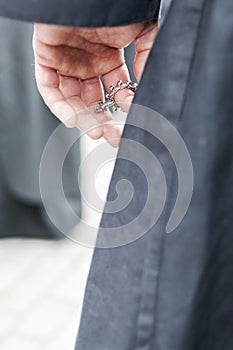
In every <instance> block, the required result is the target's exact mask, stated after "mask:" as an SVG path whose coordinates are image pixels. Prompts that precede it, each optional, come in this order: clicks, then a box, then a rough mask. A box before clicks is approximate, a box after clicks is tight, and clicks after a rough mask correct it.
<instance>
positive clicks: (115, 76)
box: [102, 63, 134, 112]
mask: <svg viewBox="0 0 233 350" xmlns="http://www.w3.org/2000/svg"><path fill="white" fill-rule="evenodd" d="M102 80H103V83H104V85H105V87H106V90H107V91H108V92H110V90H109V88H110V86H111V85H115V86H116V85H117V82H118V81H119V80H122V81H123V82H126V81H128V80H130V76H129V71H128V68H127V66H126V64H125V63H124V64H122V65H120V66H119V67H117V68H115V69H114V70H112V71H111V72H109V73H107V74H104V75H103V76H102ZM133 98H134V93H133V92H132V91H131V90H128V89H123V90H120V91H119V92H118V93H117V94H116V95H115V100H116V103H117V104H118V105H119V106H120V107H121V109H122V110H123V111H124V112H128V111H129V108H130V106H131V104H132V101H133Z"/></svg>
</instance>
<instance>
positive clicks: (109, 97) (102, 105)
mask: <svg viewBox="0 0 233 350" xmlns="http://www.w3.org/2000/svg"><path fill="white" fill-rule="evenodd" d="M137 88H138V84H137V83H134V84H133V83H132V82H131V81H127V82H126V83H123V81H121V80H119V81H118V83H117V86H114V85H111V86H110V88H109V89H110V91H111V92H110V93H108V94H106V95H105V99H104V101H100V102H99V103H98V105H97V106H96V112H106V111H107V110H108V108H111V109H113V111H115V112H116V111H117V110H118V109H119V108H120V107H119V106H118V104H117V103H116V100H115V95H116V94H117V93H118V92H119V91H120V90H124V89H128V90H131V91H133V92H136V90H137Z"/></svg>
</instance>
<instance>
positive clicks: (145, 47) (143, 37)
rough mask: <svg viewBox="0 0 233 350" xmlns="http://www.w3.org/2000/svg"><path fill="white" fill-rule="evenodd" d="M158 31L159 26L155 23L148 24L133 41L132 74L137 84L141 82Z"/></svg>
mask: <svg viewBox="0 0 233 350" xmlns="http://www.w3.org/2000/svg"><path fill="white" fill-rule="evenodd" d="M158 29H159V26H158V22H157V21H156V22H155V21H153V22H148V23H147V24H146V25H145V27H144V29H143V30H142V32H141V33H140V34H139V35H138V36H137V38H136V39H135V50H136V54H135V60H134V74H135V77H136V79H137V81H138V82H140V80H141V77H142V74H143V71H144V68H145V65H146V61H147V59H148V56H149V54H150V50H151V48H152V46H153V44H154V41H155V37H156V34H157V32H158Z"/></svg>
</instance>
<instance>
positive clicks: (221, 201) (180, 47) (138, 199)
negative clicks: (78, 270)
mask: <svg viewBox="0 0 233 350" xmlns="http://www.w3.org/2000/svg"><path fill="white" fill-rule="evenodd" d="M15 3H16V1H12V2H11V4H9V2H5V1H4V0H1V1H0V4H1V5H0V13H1V14H2V15H4V14H5V15H6V16H11V15H12V17H16V16H17V17H18V18H19V19H28V20H30V19H31V20H42V18H41V16H42V11H39V12H38V13H39V15H38V18H35V12H33V11H34V10H33V9H27V10H26V9H25V13H24V14H22V13H16V12H17V11H16V10H13V7H14V6H13V5H14V4H15ZM22 3H24V1H22ZM26 3H27V1H25V4H26ZM40 3H41V6H43V5H44V12H45V13H46V14H45V16H44V17H43V21H46V20H47V18H48V17H47V16H48V13H50V14H51V13H52V12H49V11H48V12H46V9H47V7H48V6H51V2H50V3H49V4H50V5H48V3H47V5H45V4H43V2H42V1H41V2H40ZM60 3H61V4H62V2H60ZM74 3H75V4H77V6H79V4H80V6H81V5H82V6H83V7H82V9H83V13H84V14H85V13H86V10H87V9H88V8H89V10H90V9H91V8H93V6H97V7H98V6H102V5H97V4H99V3H100V2H97V1H96V0H95V1H94V0H93V1H91V0H89V1H85V3H84V2H82V1H76V2H72V1H70V6H67V13H66V14H64V13H63V14H61V12H59V10H58V8H54V16H53V17H52V18H49V22H51V23H60V24H70V25H74V24H75V25H83V24H84V21H86V22H85V25H87V26H93V25H94V24H96V23H97V22H98V24H99V25H101V26H104V25H115V24H123V23H124V24H125V23H126V20H125V17H124V16H125V15H126V14H127V13H128V23H133V22H136V21H139V20H141V19H145V20H146V19H148V18H151V15H152V14H153V16H154V13H155V12H156V11H157V6H158V4H155V2H153V1H140V3H143V5H142V7H143V6H145V7H146V6H147V8H148V12H146V13H145V12H144V13H143V12H142V16H141V17H140V18H139V17H138V13H137V11H138V4H139V2H138V1H135V0H134V1H127V2H125V1H124V4H123V3H121V1H119V2H115V3H112V2H111V4H110V1H101V4H105V5H106V6H105V14H104V15H103V13H102V12H100V13H99V12H95V13H94V14H92V13H91V11H90V13H89V14H88V16H87V17H86V19H83V18H80V19H79V16H78V15H77V17H76V20H75V22H74V21H73V19H72V16H71V17H70V18H71V20H70V21H69V19H68V18H69V9H72V6H74ZM35 4H37V5H38V3H37V2H36V1H35ZM125 4H127V5H125ZM66 5H67V1H66ZM38 6H39V5H38ZM103 6H104V5H103ZM125 7H127V9H126V11H124V8H125ZM152 7H153V11H151V9H152ZM120 9H121V11H120ZM37 10H38V9H37ZM18 11H19V10H18ZM27 11H28V12H27ZM51 11H52V10H51ZM30 12H31V13H30ZM58 12H59V16H58V15H57V13H58ZM26 13H27V14H26ZM129 13H130V14H129ZM92 15H93V16H92ZM98 15H99V19H95V17H98ZM62 16H63V19H61V18H62ZM91 17H92V18H91ZM142 17H143V18H142ZM106 18H107V20H106ZM232 18H233V3H232V1H231V0H222V1H221V2H220V1H217V0H197V1H195V2H194V1H192V0H173V1H172V4H171V6H170V8H169V11H168V14H167V16H166V18H165V21H164V22H163V25H162V27H161V29H160V32H159V35H158V37H157V39H156V41H155V44H154V47H153V49H152V52H151V54H150V57H149V59H148V62H147V65H146V68H145V71H144V75H143V78H142V81H141V83H140V87H139V89H138V91H137V93H136V97H135V103H137V104H139V105H143V106H146V107H149V108H151V109H153V110H155V111H157V112H159V113H160V114H162V115H163V116H164V117H165V118H166V119H167V120H168V121H169V122H171V123H172V124H173V125H174V126H175V127H176V129H177V130H178V131H179V133H180V135H181V136H182V138H183V140H184V141H185V143H186V145H187V148H188V150H189V153H190V156H191V160H192V164H193V171H194V191H193V196H192V201H191V204H190V207H189V210H188V212H187V214H186V216H185V218H184V219H183V221H182V222H181V224H180V225H179V226H178V227H177V228H176V229H175V230H174V232H173V233H172V234H171V235H167V234H166V233H165V230H166V224H167V217H168V216H169V212H170V211H171V206H172V205H173V203H174V201H175V198H176V189H177V184H176V182H177V179H176V177H175V176H174V171H175V167H174V164H173V163H172V161H171V158H170V157H169V156H168V152H167V151H166V150H165V148H164V147H162V146H161V145H160V144H159V142H158V140H155V139H154V138H152V137H151V136H150V135H149V134H148V132H146V131H144V130H137V129H135V127H133V126H132V125H131V122H133V120H134V118H135V117H137V116H135V115H134V113H133V110H132V111H131V112H130V113H129V116H128V123H127V125H126V128H125V131H124V135H123V141H124V140H125V139H131V140H137V141H138V142H139V143H140V144H142V145H144V146H145V147H146V148H148V149H149V150H151V152H152V153H153V154H155V155H156V156H157V157H158V158H159V160H160V162H161V164H162V165H163V169H164V173H165V175H166V180H167V183H168V194H167V201H166V204H165V210H164V211H163V213H162V215H161V217H160V218H159V220H158V221H157V223H156V224H155V225H154V226H153V227H152V228H151V229H150V230H149V231H148V232H147V233H146V234H145V235H144V236H143V237H142V238H140V239H138V240H136V241H134V242H133V243H131V244H128V245H125V246H122V247H118V248H114V249H96V250H95V252H94V257H93V261H92V267H91V270H90V274H89V279H88V283H87V288H86V294H85V300H84V307H83V313H82V319H81V325H80V329H79V334H78V338H77V343H76V350H90V349H94V350H109V349H111V350H196V349H198V350H210V349H211V350H223V349H224V350H231V349H232V348H233V333H232V329H233V297H232V296H233V282H232V274H233V234H232V225H233V216H232V207H233V188H232V175H233V166H232V165H233V157H232V156H233V147H232V146H233V138H232V132H233V119H232V114H233V99H232V85H233V64H232V62H233V46H232V33H233V20H232ZM89 20H90V22H89V23H88V21H89ZM105 20H106V22H105ZM96 21H97V22H96ZM144 123H145V125H146V126H147V127H148V126H150V125H151V127H152V126H153V123H152V120H151V119H150V118H149V117H148V118H145V119H144ZM152 132H153V130H152ZM124 145H125V144H124V142H122V144H121V147H120V150H119V156H118V160H117V163H116V167H115V170H114V174H113V178H112V181H111V185H110V190H109V194H108V199H109V200H111V199H113V198H114V197H115V195H116V192H115V190H116V184H117V183H118V182H119V181H120V180H121V179H122V178H124V179H125V178H126V179H128V180H129V181H130V182H131V183H133V185H134V189H135V191H134V194H133V204H132V205H129V206H127V207H126V208H125V210H123V211H121V212H119V213H114V214H109V213H104V215H103V218H102V222H101V227H103V228H106V231H107V228H108V227H111V226H113V225H118V226H120V225H121V224H122V222H124V221H125V220H129V221H130V220H131V219H132V218H133V217H134V215H135V212H136V213H137V212H138V210H139V209H140V208H141V207H142V206H143V203H144V200H145V196H144V192H145V186H146V184H145V179H143V176H141V175H140V172H139V171H138V173H137V170H136V169H135V168H134V167H133V166H132V163H131V162H130V161H129V160H128V161H127V160H122V159H121V157H120V156H121V154H123V153H124V151H125V149H124V147H125V146H124ZM135 174H136V176H135ZM148 214H150V216H153V212H149V213H148ZM100 238H101V237H100Z"/></svg>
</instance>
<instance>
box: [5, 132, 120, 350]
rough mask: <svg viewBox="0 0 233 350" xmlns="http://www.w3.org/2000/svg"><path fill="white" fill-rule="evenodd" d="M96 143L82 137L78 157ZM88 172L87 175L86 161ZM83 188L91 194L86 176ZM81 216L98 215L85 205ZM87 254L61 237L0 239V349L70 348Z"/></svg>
mask: <svg viewBox="0 0 233 350" xmlns="http://www.w3.org/2000/svg"><path fill="white" fill-rule="evenodd" d="M96 145H98V143H96V142H95V143H93V142H90V141H87V139H85V138H84V141H82V153H83V156H85V155H86V154H87V153H88V152H90V151H91V150H92V149H93V147H95V146H96ZM107 152H109V158H113V159H114V157H115V156H116V150H114V149H112V148H109V147H107ZM112 167H113V163H112V165H111V166H108V169H107V171H105V172H104V173H105V176H104V177H103V172H102V179H101V180H100V179H97V180H96V182H97V186H98V192H99V193H100V194H101V196H102V197H105V195H106V192H107V187H108V183H109V180H110V176H111V171H112ZM88 172H89V175H90V176H91V174H92V172H91V164H90V169H89V171H88ZM100 174H101V172H100ZM83 187H84V188H85V189H86V192H87V196H91V193H89V194H88V176H87V174H85V176H84V179H83ZM84 216H85V218H86V219H88V220H90V221H92V222H94V223H95V225H96V223H98V221H99V219H100V213H94V212H93V213H92V212H91V211H90V210H89V209H88V208H87V207H85V208H84ZM77 230H82V225H80V226H79V227H78V228H77ZM84 234H85V232H84ZM91 257H92V249H91V248H86V247H84V246H81V245H79V244H77V243H74V242H72V241H70V240H69V239H67V238H64V239H63V240H62V241H59V242H51V241H42V240H30V239H9V240H7V239H6V240H2V241H0V349H1V350H16V349H17V350H21V349H22V350H73V348H74V343H75V338H76V334H77V330H78V324H79V318H80V313H81V307H82V300H83V294H84V288H85V283H86V279H87V275H88V270H89V266H90V261H91Z"/></svg>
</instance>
